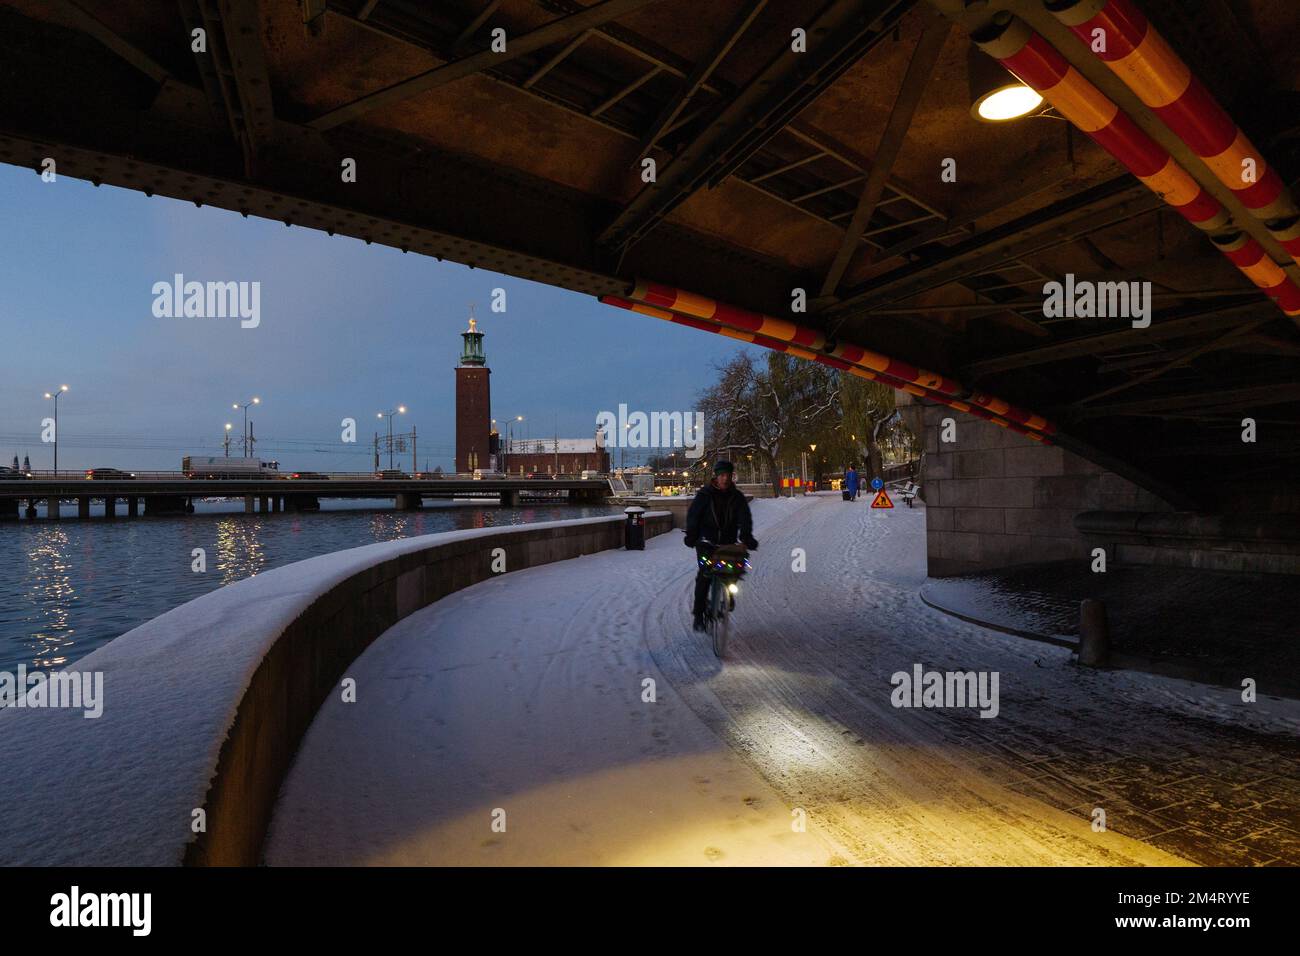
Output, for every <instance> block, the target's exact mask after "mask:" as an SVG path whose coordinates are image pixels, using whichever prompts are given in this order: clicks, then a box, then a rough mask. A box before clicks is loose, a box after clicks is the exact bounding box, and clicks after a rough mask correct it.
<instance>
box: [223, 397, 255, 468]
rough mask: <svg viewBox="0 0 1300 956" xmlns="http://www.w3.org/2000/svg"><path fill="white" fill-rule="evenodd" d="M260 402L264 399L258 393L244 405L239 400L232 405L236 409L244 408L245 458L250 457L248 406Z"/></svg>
mask: <svg viewBox="0 0 1300 956" xmlns="http://www.w3.org/2000/svg"><path fill="white" fill-rule="evenodd" d="M260 404H262V400H261V399H260V398H258V397H257V396H256V395H254V396H253V398H252V400H251V401H247V402H245V403H244V404H243V405H240V404H239V402H235V403H234V404H233V405H231V406H230V407H231V408H234V409H240V408H242V409H243V410H244V457H245V458H247V457H248V406H249V405H260Z"/></svg>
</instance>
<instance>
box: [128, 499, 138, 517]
mask: <svg viewBox="0 0 1300 956" xmlns="http://www.w3.org/2000/svg"><path fill="white" fill-rule="evenodd" d="M139 514H140V499H139V498H137V497H136V496H135V495H127V498H126V516H127V517H128V518H134V517H136V516H138V515H139Z"/></svg>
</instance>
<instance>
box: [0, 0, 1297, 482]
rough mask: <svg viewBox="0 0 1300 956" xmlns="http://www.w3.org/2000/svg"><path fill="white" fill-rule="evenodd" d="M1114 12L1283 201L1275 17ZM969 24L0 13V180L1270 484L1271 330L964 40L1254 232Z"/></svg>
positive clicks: (92, 8)
mask: <svg viewBox="0 0 1300 956" xmlns="http://www.w3.org/2000/svg"><path fill="white" fill-rule="evenodd" d="M1137 2H1138V5H1139V6H1140V7H1141V8H1142V10H1143V11H1144V12H1145V13H1146V15H1147V16H1148V17H1149V18H1150V20H1151V22H1152V23H1153V24H1155V25H1157V26H1158V27H1159V29H1160V32H1161V34H1162V35H1163V37H1164V38H1165V40H1167V41H1168V43H1169V44H1170V46H1171V47H1172V48H1173V49H1174V50H1175V51H1176V52H1177V53H1178V54H1179V55H1181V57H1182V59H1183V60H1185V61H1186V62H1187V63H1190V64H1192V65H1193V67H1194V70H1195V71H1196V75H1197V77H1198V78H1199V80H1200V81H1201V82H1202V83H1204V84H1205V86H1206V87H1207V88H1208V89H1209V91H1210V92H1211V93H1212V94H1213V95H1214V96H1215V97H1216V98H1217V99H1218V101H1219V102H1220V103H1221V104H1223V106H1224V107H1225V108H1226V110H1227V112H1228V114H1229V115H1230V116H1231V117H1232V119H1233V120H1234V121H1236V122H1237V123H1238V124H1239V125H1240V126H1241V128H1242V129H1243V130H1245V131H1246V132H1247V133H1248V134H1249V137H1250V139H1251V140H1252V141H1253V142H1254V143H1255V144H1256V145H1257V146H1258V147H1259V149H1260V150H1261V151H1262V152H1263V154H1264V155H1265V156H1267V157H1268V160H1269V163H1270V164H1271V167H1272V168H1273V169H1274V170H1275V171H1276V172H1277V173H1278V174H1279V175H1280V177H1281V179H1282V181H1283V183H1287V184H1289V183H1293V182H1294V181H1295V179H1296V175H1297V172H1300V126H1298V125H1297V124H1298V122H1300V110H1298V109H1297V108H1296V101H1297V97H1298V96H1300V94H1298V93H1297V90H1300V57H1297V55H1296V54H1295V52H1294V49H1295V42H1296V40H1297V38H1300V7H1297V5H1296V4H1295V3H1294V2H1292V0H1248V2H1243V3H1237V4H1229V3H1227V2H1224V0H1205V2H1203V3H1198V4H1194V5H1190V6H1194V7H1196V10H1195V11H1194V12H1189V11H1188V10H1187V9H1186V8H1187V7H1188V6H1189V5H1187V4H1180V3H1177V2H1175V0H1137ZM975 6H976V7H978V8H979V10H978V12H977V13H973V14H970V15H969V17H970V19H963V15H961V14H959V13H958V12H957V11H960V10H961V9H962V8H963V4H962V3H960V2H953V0H934V2H933V3H928V2H924V0H781V2H779V3H776V2H768V3H762V2H753V0H748V2H741V0H717V2H713V3H707V4H706V3H699V2H696V0H657V2H655V0H605V2H601V3H585V4H584V3H577V2H573V0H504V2H502V0H447V2H442V3H438V4H427V3H416V2H412V0H302V2H294V0H262V2H260V3H259V2H257V0H221V2H215V3H214V2H209V0H179V2H177V3H161V4H159V3H153V2H139V0H75V2H74V0H56V2H46V0H3V2H0V49H3V52H4V63H5V73H4V77H3V82H4V85H5V88H4V94H3V96H2V97H0V160H3V161H4V162H7V163H12V164H17V165H21V166H27V167H31V168H33V169H35V170H37V171H39V170H41V169H42V168H43V167H42V164H43V162H44V161H45V160H46V159H47V158H52V159H54V160H55V162H56V163H57V172H58V173H59V174H60V175H66V176H72V177H77V178H82V179H86V180H90V181H92V182H95V183H96V184H99V183H107V184H112V185H117V186H123V187H127V188H134V189H138V190H142V191H145V192H148V193H150V194H157V195H162V196H170V197H174V198H178V199H184V200H189V201H193V202H195V203H198V204H205V205H212V206H217V207H221V208H225V209H230V210H237V211H239V212H241V213H244V214H245V215H256V216H261V217H266V218H270V219H275V220H279V221H283V222H285V223H286V224H289V225H293V226H306V227H310V228H315V229H324V230H328V231H330V232H331V233H337V234H341V235H348V236H353V237H357V238H361V239H364V240H366V241H368V242H376V243H381V244H385V245H389V246H393V247H398V248H401V249H403V250H404V251H409V252H412V253H422V254H426V255H434V256H438V257H440V258H446V259H451V260H454V261H458V262H463V263H467V264H469V265H472V266H475V267H481V268H486V269H491V270H495V271H499V272H502V273H507V274H510V275H515V276H520V277H524V278H529V279H534V280H538V281H542V282H546V283H550V284H553V285H556V286H561V287H564V288H568V289H572V290H575V291H579V292H584V293H589V294H592V295H598V296H612V297H623V296H626V295H627V294H628V293H629V290H630V289H631V288H632V287H633V286H634V285H635V283H636V282H637V280H647V281H650V282H653V283H659V284H662V285H664V286H667V287H670V288H673V289H681V290H687V291H689V292H691V293H695V294H697V295H699V296H703V297H706V298H707V299H709V300H715V301H716V302H718V303H725V304H728V305H731V306H734V307H737V308H740V309H745V310H752V311H753V312H757V313H762V314H764V315H766V316H769V317H776V318H779V319H785V320H788V321H791V322H795V323H797V324H798V325H799V326H800V327H802V328H803V329H804V330H807V331H808V332H810V333H812V334H815V335H819V336H820V337H821V339H820V340H819V341H818V343H817V345H816V347H815V349H814V350H815V351H820V352H822V353H829V352H830V351H832V350H833V348H834V347H835V346H836V345H841V344H844V343H849V344H852V345H855V346H861V347H863V348H866V349H870V350H872V351H873V352H876V353H880V354H883V355H885V356H889V357H891V358H892V359H895V360H897V362H898V363H908V364H909V365H911V366H915V367H919V368H921V369H928V370H930V371H931V372H933V373H936V375H939V376H943V377H945V378H947V379H950V380H952V381H954V382H958V383H960V385H961V387H962V389H963V391H962V394H963V395H966V396H969V395H970V394H971V393H972V392H978V393H986V394H989V395H993V396H997V397H998V398H999V399H1002V400H1005V401H1006V402H1009V403H1012V404H1014V405H1015V406H1019V407H1020V408H1022V409H1025V410H1027V411H1028V412H1032V413H1033V414H1034V415H1036V416H1040V417H1041V418H1046V419H1049V420H1050V421H1052V422H1053V423H1054V424H1055V426H1056V429H1057V432H1056V434H1055V435H1054V436H1053V437H1052V440H1053V441H1059V442H1060V443H1061V444H1066V445H1067V446H1068V447H1073V448H1075V449H1076V450H1080V452H1081V453H1083V454H1085V455H1087V456H1088V457H1091V458H1093V460H1094V461H1098V462H1101V463H1104V464H1105V465H1106V467H1108V468H1112V469H1113V470H1116V471H1120V472H1121V473H1125V474H1127V475H1128V476H1129V477H1132V478H1134V479H1135V480H1138V481H1139V483H1141V484H1145V485H1146V486H1147V487H1150V488H1153V489H1160V490H1162V491H1164V492H1169V491H1170V490H1171V489H1172V490H1173V491H1175V492H1176V491H1181V492H1184V493H1189V494H1192V495H1195V494H1196V492H1197V489H1198V488H1199V487H1204V485H1203V483H1204V482H1205V480H1206V478H1207V476H1209V475H1213V476H1216V478H1217V479H1218V480H1219V482H1222V483H1228V484H1229V485H1230V486H1231V487H1233V488H1238V489H1248V488H1249V487H1250V486H1251V485H1253V484H1254V483H1259V484H1262V485H1268V484H1276V483H1278V482H1280V481H1281V480H1282V479H1283V478H1284V477H1285V476H1286V475H1287V474H1289V473H1292V474H1293V473H1294V467H1295V461H1296V456H1297V453H1298V452H1300V442H1298V441H1297V440H1296V438H1295V435H1296V431H1295V426H1296V425H1297V424H1298V423H1300V382H1298V381H1297V378H1296V375H1295V372H1296V370H1297V362H1298V361H1300V332H1298V331H1297V327H1296V325H1295V323H1294V322H1293V321H1292V319H1291V318H1289V317H1288V316H1287V315H1285V314H1284V312H1283V311H1282V310H1281V309H1279V307H1278V306H1277V305H1276V304H1275V303H1274V302H1272V301H1270V300H1269V299H1268V298H1266V297H1265V296H1264V294H1263V293H1261V292H1260V291H1259V289H1257V288H1255V286H1254V285H1252V283H1251V281H1250V280H1248V279H1247V278H1246V277H1245V276H1244V275H1243V274H1242V272H1241V271H1239V270H1238V268H1236V267H1234V265H1233V264H1232V263H1231V262H1230V261H1229V260H1228V259H1226V258H1225V257H1224V255H1222V254H1220V252H1219V251H1217V250H1216V249H1215V247H1214V245H1213V244H1212V243H1211V242H1210V241H1209V239H1208V238H1207V236H1206V235H1203V234H1202V233H1201V232H1200V231H1199V230H1198V229H1197V228H1195V227H1193V226H1192V225H1191V224H1190V223H1189V222H1188V221H1187V220H1186V219H1184V218H1183V217H1182V216H1180V215H1179V214H1178V213H1177V212H1175V211H1174V210H1173V209H1172V208H1171V207H1170V206H1169V205H1166V204H1165V202H1163V201H1162V200H1161V198H1160V197H1158V196H1156V195H1154V194H1153V193H1152V192H1151V191H1149V190H1148V189H1147V187H1146V186H1144V185H1143V183H1142V182H1140V181H1139V180H1138V179H1137V178H1135V177H1134V176H1133V175H1131V174H1130V173H1129V172H1128V171H1126V169H1125V168H1124V166H1122V165H1121V164H1120V163H1119V162H1117V161H1116V159H1114V158H1113V157H1112V156H1111V155H1110V154H1108V153H1107V152H1106V151H1104V150H1103V149H1102V148H1101V147H1100V146H1098V145H1097V144H1096V143H1095V142H1094V141H1093V140H1091V139H1089V138H1088V137H1087V136H1085V135H1083V134H1082V133H1080V132H1079V131H1078V130H1076V129H1075V128H1074V127H1073V126H1072V125H1071V123H1070V122H1068V121H1066V120H1064V119H1063V118H1062V117H1061V116H1059V115H1056V114H1053V113H1048V114H1046V115H1040V116H1034V117H1030V118H1026V119H1022V120H1019V121H1017V122H1013V123H1006V124H996V125H994V124H981V123H977V122H976V121H974V120H973V119H972V118H971V116H970V113H969V109H968V108H969V104H970V91H969V84H968V68H969V67H968V55H969V51H970V50H971V47H972V44H971V40H970V32H971V31H972V30H974V29H976V28H978V27H979V26H981V25H983V24H984V23H986V22H987V21H988V19H989V17H990V16H992V14H993V13H994V12H995V11H998V10H1000V9H1009V10H1012V11H1014V12H1015V13H1017V14H1018V15H1019V16H1021V17H1022V18H1023V19H1024V21H1026V22H1027V23H1028V24H1029V25H1030V26H1031V27H1032V28H1033V29H1035V30H1037V31H1038V32H1039V33H1040V34H1041V35H1042V36H1044V37H1046V38H1047V40H1048V41H1050V43H1051V44H1052V45H1053V46H1054V47H1056V48H1057V49H1058V50H1059V51H1060V53H1061V54H1062V55H1063V56H1064V57H1065V58H1066V60H1068V62H1069V63H1070V64H1071V65H1072V66H1073V67H1074V68H1075V70H1077V72H1078V74H1080V75H1082V76H1083V77H1085V78H1086V79H1087V80H1089V81H1091V82H1092V83H1093V84H1095V86H1096V87H1097V88H1098V89H1099V90H1101V91H1102V92H1103V93H1104V94H1105V96H1106V97H1108V98H1109V99H1111V100H1113V101H1114V102H1115V103H1117V104H1118V105H1119V108H1120V110H1122V111H1123V113H1125V114H1127V115H1128V116H1130V117H1132V119H1133V121H1134V122H1135V123H1136V124H1137V126H1138V127H1139V128H1140V129H1142V130H1143V131H1145V132H1146V133H1147V134H1148V135H1149V136H1150V137H1151V138H1152V139H1153V140H1155V141H1156V142H1157V143H1158V144H1159V145H1160V147H1163V148H1164V149H1166V150H1167V151H1168V152H1169V154H1171V155H1172V157H1173V158H1174V160H1176V161H1177V162H1178V164H1179V165H1181V166H1182V167H1183V168H1185V169H1186V170H1187V172H1188V173H1189V174H1190V175H1191V177H1192V178H1193V179H1194V180H1195V181H1196V182H1197V183H1198V184H1199V185H1200V186H1201V187H1202V188H1203V189H1204V190H1205V191H1206V193H1207V194H1208V195H1209V196H1211V197H1213V200H1215V201H1217V202H1219V203H1220V204H1221V205H1222V207H1223V209H1224V210H1225V212H1226V215H1227V216H1228V217H1229V219H1230V221H1231V223H1232V224H1233V226H1234V227H1235V229H1237V230H1238V231H1239V232H1240V233H1242V234H1244V235H1245V236H1246V237H1248V238H1249V239H1251V240H1254V241H1256V242H1258V244H1259V246H1260V247H1262V249H1263V250H1264V254H1265V256H1266V257H1267V258H1268V259H1270V260H1272V261H1273V262H1274V263H1276V265H1277V266H1280V267H1282V268H1283V269H1285V270H1286V274H1287V275H1288V276H1289V277H1290V278H1291V279H1300V270H1298V269H1297V267H1296V266H1295V264H1294V263H1293V262H1292V261H1291V259H1290V257H1289V256H1288V254H1287V250H1286V248H1284V246H1283V245H1282V244H1281V243H1280V241H1279V238H1278V231H1277V229H1275V228H1269V227H1268V226H1266V224H1265V223H1264V222H1263V221H1262V220H1261V219H1260V217H1259V216H1257V215H1252V213H1251V211H1250V210H1249V209H1247V208H1246V206H1245V205H1243V201H1242V200H1241V199H1240V198H1239V197H1238V194H1237V193H1235V192H1233V191H1232V190H1230V189H1227V188H1225V187H1224V186H1223V185H1222V184H1221V183H1219V182H1218V181H1217V180H1216V179H1215V178H1214V176H1213V174H1212V172H1211V170H1210V168H1209V166H1207V164H1205V163H1204V162H1202V161H1201V160H1200V159H1198V158H1197V156H1196V155H1194V154H1193V152H1192V151H1191V149H1189V147H1188V146H1187V145H1185V144H1184V143H1183V142H1182V141H1181V140H1180V139H1178V137H1177V136H1175V135H1174V134H1173V133H1171V132H1170V131H1169V129H1168V128H1166V127H1165V126H1164V125H1163V124H1162V123H1161V122H1160V120H1158V119H1157V118H1156V115H1155V113H1154V112H1153V111H1152V110H1151V109H1150V108H1148V107H1147V106H1146V105H1144V103H1143V101H1142V99H1141V98H1139V96H1138V95H1137V94H1136V93H1135V92H1133V91H1131V90H1129V89H1128V88H1127V87H1126V86H1124V84H1123V83H1122V82H1120V80H1119V79H1118V78H1117V77H1116V76H1115V75H1114V74H1112V73H1111V71H1110V70H1109V69H1107V67H1106V65H1105V64H1104V63H1102V62H1101V61H1100V60H1099V59H1097V58H1096V57H1093V56H1091V55H1090V53H1089V51H1088V50H1087V48H1086V47H1083V46H1082V45H1081V44H1079V43H1078V42H1077V41H1075V40H1074V39H1073V37H1072V36H1071V34H1070V33H1069V32H1068V30H1067V29H1066V27H1064V26H1062V25H1061V24H1060V23H1059V22H1058V21H1057V20H1056V19H1055V18H1054V17H1053V16H1052V15H1051V14H1049V13H1048V12H1047V11H1046V10H1045V9H1044V7H1043V5H1042V3H1041V2H1039V0H1002V2H1000V0H993V2H990V3H988V4H976V5H975ZM196 29H202V30H203V31H204V34H203V36H204V39H205V41H206V48H205V49H204V50H202V51H198V52H196V51H195V50H194V49H193V48H192V47H193V45H194V44H193V43H192V36H193V32H192V31H194V30H196ZM498 29H500V30H504V37H505V47H504V50H494V49H493V48H492V43H493V31H494V30H498ZM796 29H801V30H804V31H806V43H807V52H804V53H798V52H794V51H792V50H791V43H792V31H794V30H796ZM1072 44H1073V45H1072ZM646 158H650V159H653V160H654V161H655V173H656V175H655V181H654V182H649V183H648V182H646V181H645V180H644V179H643V173H644V170H645V167H644V164H643V162H642V161H643V160H644V159H646ZM349 159H351V160H355V168H356V176H355V182H351V181H345V180H346V177H345V176H344V175H343V174H342V171H343V168H344V164H345V161H346V160H349ZM949 161H951V162H949ZM945 170H948V171H949V172H951V171H953V170H955V173H956V176H955V181H950V180H952V176H951V175H949V176H944V175H943V173H944V171H945ZM1067 273H1072V274H1074V275H1075V276H1076V277H1078V278H1080V279H1090V280H1097V281H1113V280H1122V281H1133V280H1145V281H1149V282H1151V283H1152V288H1153V290H1154V294H1155V300H1154V301H1155V312H1154V316H1153V318H1152V321H1151V324H1150V327H1149V328H1134V327H1132V326H1131V324H1130V322H1129V320H1128V319H1126V318H1125V319H1115V318H1094V317H1085V318H1069V317H1060V318H1047V317H1045V316H1044V314H1043V311H1042V286H1043V284H1044V283H1045V282H1047V281H1054V280H1061V279H1063V277H1064V276H1065V275H1066V274H1067ZM214 278H222V277H214ZM795 289H802V290H804V291H805V293H806V296H807V299H808V301H809V305H808V309H807V311H806V312H798V311H792V307H793V305H794V303H795V298H794V295H793V290H795ZM611 317H612V320H619V321H622V320H623V317H622V316H621V315H619V313H618V312H616V311H613V310H611ZM885 380H887V381H890V383H891V384H893V381H892V380H889V379H885ZM1245 417H1250V418H1254V419H1255V420H1256V422H1257V427H1258V429H1259V440H1258V441H1257V442H1254V443H1244V442H1243V441H1242V439H1241V420H1242V419H1243V418H1245ZM1218 487H1220V488H1222V487H1223V485H1222V484H1219V485H1218ZM1215 494H1216V495H1221V494H1222V492H1218V491H1216V492H1215ZM1168 496H1169V497H1171V498H1174V499H1176V498H1177V495H1176V494H1171V495H1168ZM1202 503H1203V504H1213V503H1218V504H1222V503H1223V499H1222V498H1221V497H1219V498H1217V499H1216V500H1215V502H1208V501H1205V500H1204V499H1202Z"/></svg>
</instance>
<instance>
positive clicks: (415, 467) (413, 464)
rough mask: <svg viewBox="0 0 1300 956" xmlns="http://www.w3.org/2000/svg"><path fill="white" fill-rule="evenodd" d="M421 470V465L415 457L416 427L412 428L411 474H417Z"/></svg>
mask: <svg viewBox="0 0 1300 956" xmlns="http://www.w3.org/2000/svg"><path fill="white" fill-rule="evenodd" d="M419 470H420V463H419V461H418V460H417V459H416V457H415V426H414V425H412V426H411V474H413V475H414V474H416V473H417V472H418V471H419Z"/></svg>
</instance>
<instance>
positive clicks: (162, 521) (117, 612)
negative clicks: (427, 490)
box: [0, 501, 618, 671]
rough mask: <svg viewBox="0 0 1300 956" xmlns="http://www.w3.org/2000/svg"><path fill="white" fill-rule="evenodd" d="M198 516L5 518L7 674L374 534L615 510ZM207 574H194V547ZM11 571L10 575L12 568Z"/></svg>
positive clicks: (213, 505) (1, 639) (224, 508)
mask: <svg viewBox="0 0 1300 956" xmlns="http://www.w3.org/2000/svg"><path fill="white" fill-rule="evenodd" d="M196 507H197V509H198V512H199V513H197V514H194V515H190V516H186V517H180V516H178V517H174V518H157V517H155V518H135V519H125V520H121V521H112V522H108V521H104V520H102V519H100V520H95V519H90V520H84V521H78V520H67V521H62V522H59V523H57V524H56V523H53V522H46V521H44V520H35V521H28V520H22V521H17V522H7V523H4V524H0V568H4V569H5V570H6V572H7V573H5V574H3V575H0V670H9V671H12V670H13V669H14V668H15V667H16V666H17V665H18V663H20V662H22V663H25V664H27V666H29V667H32V666H38V667H61V666H63V665H65V664H68V663H71V662H72V661H75V660H77V659H78V658H81V657H83V656H85V655H86V654H88V653H90V652H91V651H92V650H94V649H95V648H96V647H99V646H100V645H102V644H104V643H106V642H107V641H109V640H111V639H113V638H114V637H116V636H117V635H119V634H121V633H123V632H124V631H128V630H130V629H131V628H132V627H135V626H136V625H137V624H140V623H142V622H144V621H146V620H148V619H149V618H151V617H156V616H157V615H159V614H161V613H163V612H164V611H166V610H168V609H170V608H173V607H175V606H176V605H178V604H183V603H184V602H186V601H189V600H191V599H192V598H196V597H198V596H199V595H200V594H204V593H206V592H207V591H211V590H214V589H215V588H218V587H222V586H224V585H226V584H231V583H233V582H235V581H239V580H242V579H243V578H246V577H249V576H251V575H255V574H260V573H262V572H264V571H266V570H269V569H270V568H274V567H278V566H280V565H283V564H288V563H290V562H292V561H300V560H302V559H304V558H310V557H313V556H314V555H318V554H325V553H328V552H331V551H339V550H342V549H344V548H355V547H358V546H360V545H363V544H370V543H372V542H375V541H392V540H395V539H397V538H405V537H411V536H413V535H421V534H434V533H437V532H440V531H453V530H457V529H462V528H489V527H494V526H498V527H499V526H505V525H517V524H525V523H528V522H533V521H557V520H562V519H566V518H577V517H588V516H594V515H607V514H613V513H616V512H617V510H618V509H615V508H609V507H604V506H599V505H597V506H581V507H578V506H570V505H563V504H561V505H547V506H535V505H532V506H528V507H525V508H500V507H495V506H493V507H486V508H480V507H477V506H461V505H454V506H440V505H434V506H426V508H425V509H424V510H423V511H411V512H398V511H383V510H374V509H373V507H368V506H357V505H353V506H350V507H349V506H343V507H340V508H339V510H331V511H325V512H321V513H320V514H309V515H302V514H269V515H260V514H252V515H250V514H245V513H243V511H242V501H240V502H229V503H228V502H198V503H196ZM194 548H203V549H204V550H205V551H206V553H207V571H206V572H205V573H196V572H194V571H192V570H191V565H192V562H193V555H192V552H193V549H194ZM10 569H12V571H10Z"/></svg>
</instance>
